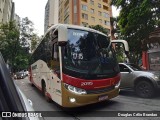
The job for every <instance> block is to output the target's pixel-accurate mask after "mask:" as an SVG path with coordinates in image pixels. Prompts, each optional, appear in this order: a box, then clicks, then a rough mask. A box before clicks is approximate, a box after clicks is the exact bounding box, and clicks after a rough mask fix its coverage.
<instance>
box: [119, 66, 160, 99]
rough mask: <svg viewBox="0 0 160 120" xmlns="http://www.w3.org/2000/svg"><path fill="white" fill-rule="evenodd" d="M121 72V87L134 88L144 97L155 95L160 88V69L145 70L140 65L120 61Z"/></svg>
mask: <svg viewBox="0 0 160 120" xmlns="http://www.w3.org/2000/svg"><path fill="white" fill-rule="evenodd" d="M119 68H120V72H121V85H120V88H121V89H128V88H129V89H133V90H135V92H136V94H137V95H138V96H140V97H143V98H150V97H153V96H154V95H155V93H156V90H157V89H159V88H160V71H144V70H143V69H141V68H140V67H139V66H137V65H135V64H129V63H119Z"/></svg>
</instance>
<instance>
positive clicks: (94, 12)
mask: <svg viewBox="0 0 160 120" xmlns="http://www.w3.org/2000/svg"><path fill="white" fill-rule="evenodd" d="M111 16H112V9H111V6H110V0H59V18H58V20H59V23H65V24H74V25H82V26H88V25H101V26H103V27H104V28H107V29H108V30H110V29H111V26H110V17H111Z"/></svg>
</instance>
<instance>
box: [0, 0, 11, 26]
mask: <svg viewBox="0 0 160 120" xmlns="http://www.w3.org/2000/svg"><path fill="white" fill-rule="evenodd" d="M12 3H13V2H12V0H0V22H2V23H6V22H9V21H10V20H11V19H12V18H11V16H12V14H14V11H13V12H12V10H14V8H13V9H12Z"/></svg>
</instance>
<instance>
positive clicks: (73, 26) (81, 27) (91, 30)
mask: <svg viewBox="0 0 160 120" xmlns="http://www.w3.org/2000/svg"><path fill="white" fill-rule="evenodd" d="M59 26H65V27H67V28H72V29H79V30H86V31H89V32H95V33H98V34H102V35H104V36H106V37H107V35H106V34H104V33H102V32H100V31H97V30H94V29H92V28H88V27H83V26H78V25H71V24H55V25H53V26H51V27H50V28H49V29H48V30H47V32H46V33H45V35H46V34H47V33H48V32H49V31H50V30H52V29H54V28H58V27H59ZM45 35H44V36H45Z"/></svg>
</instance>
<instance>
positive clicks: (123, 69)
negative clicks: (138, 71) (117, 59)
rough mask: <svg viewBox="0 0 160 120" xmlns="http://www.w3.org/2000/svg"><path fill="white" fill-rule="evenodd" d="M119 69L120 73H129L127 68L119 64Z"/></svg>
mask: <svg viewBox="0 0 160 120" xmlns="http://www.w3.org/2000/svg"><path fill="white" fill-rule="evenodd" d="M119 69H120V72H129V70H130V69H129V68H128V67H126V66H124V65H120V64H119Z"/></svg>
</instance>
